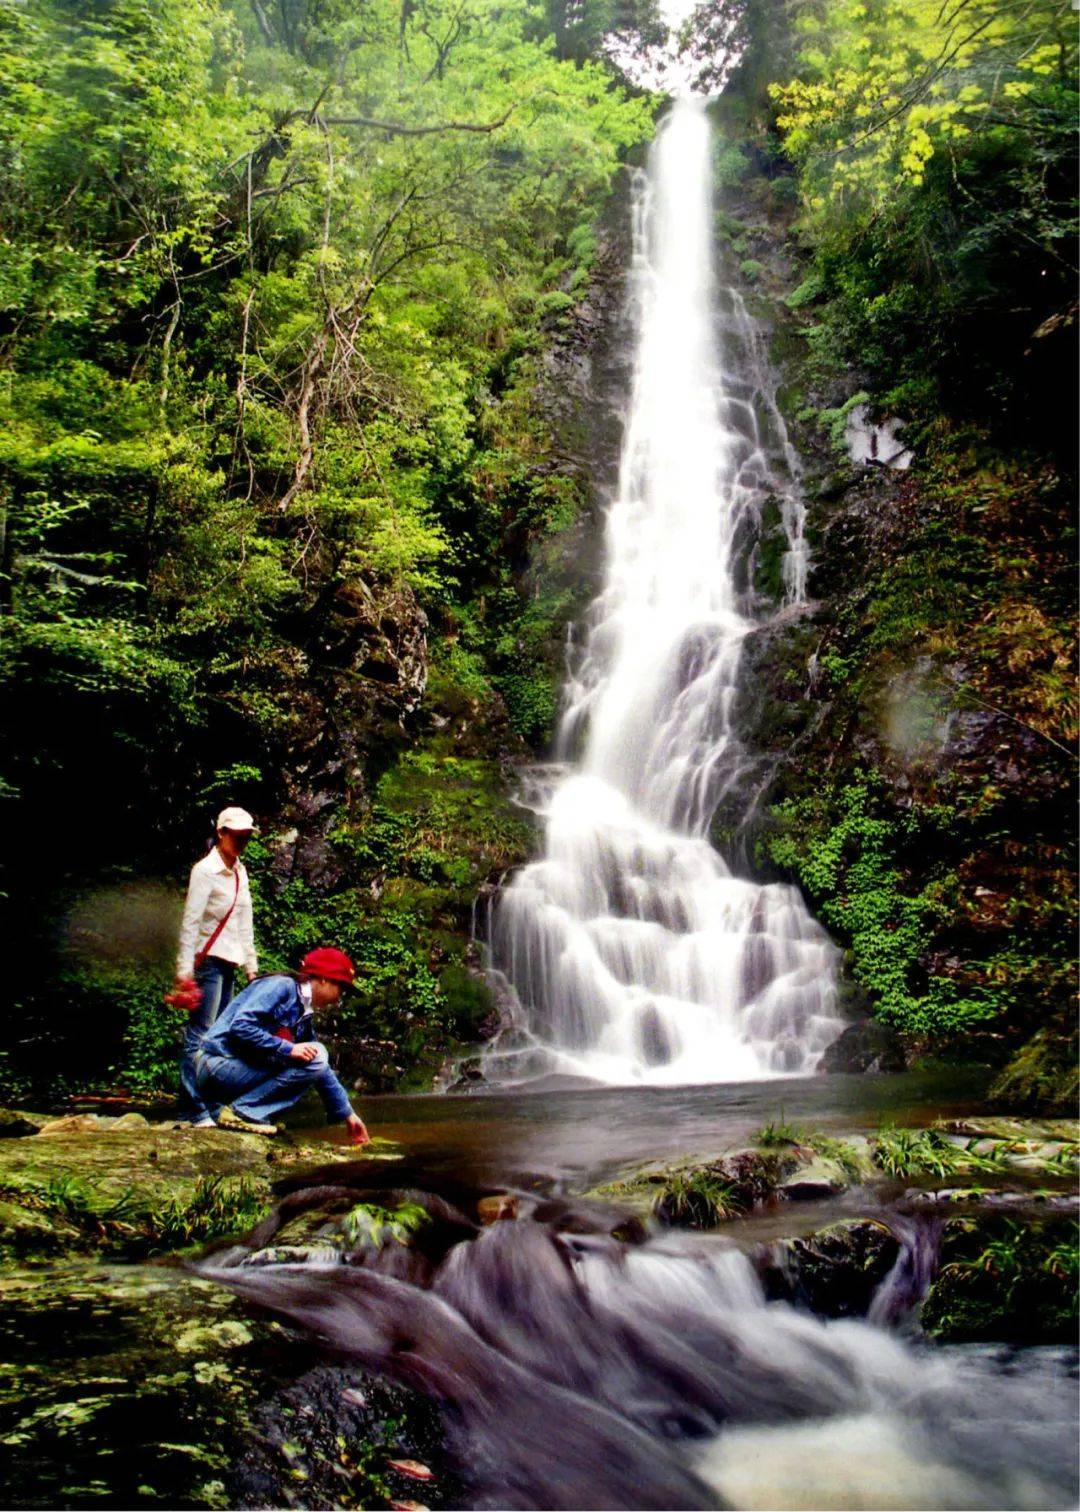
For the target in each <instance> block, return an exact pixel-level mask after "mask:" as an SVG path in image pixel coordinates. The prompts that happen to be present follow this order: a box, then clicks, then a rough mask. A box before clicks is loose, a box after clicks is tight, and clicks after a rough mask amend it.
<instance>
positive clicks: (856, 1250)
mask: <svg viewBox="0 0 1080 1512" xmlns="http://www.w3.org/2000/svg"><path fill="white" fill-rule="evenodd" d="M899 1253H900V1245H899V1243H898V1242H897V1240H896V1239H895V1237H894V1236H893V1235H892V1234H891V1233H890V1232H889V1230H888V1229H887V1228H885V1227H884V1226H883V1225H882V1224H880V1223H875V1222H873V1221H871V1220H869V1219H859V1220H856V1221H853V1222H849V1223H836V1224H833V1225H831V1226H830V1227H829V1228H826V1229H822V1230H820V1231H819V1232H818V1233H816V1234H811V1235H810V1236H809V1237H808V1238H804V1239H788V1240H785V1241H783V1242H782V1243H780V1244H775V1245H771V1246H770V1247H769V1248H768V1249H767V1250H765V1251H763V1252H761V1253H760V1255H759V1258H758V1265H759V1269H760V1271H761V1275H762V1281H763V1283H764V1285H765V1289H766V1293H767V1295H768V1296H769V1297H770V1298H771V1299H777V1298H782V1299H784V1300H785V1301H789V1302H795V1303H798V1304H800V1305H802V1306H804V1307H808V1308H809V1309H810V1310H811V1311H812V1312H815V1313H818V1314H819V1315H820V1316H822V1317H826V1318H861V1317H865V1316H866V1314H867V1313H868V1312H869V1310H870V1305H871V1303H872V1302H873V1299H874V1293H875V1292H876V1291H877V1289H878V1287H879V1286H880V1285H881V1283H882V1282H883V1281H884V1279H885V1277H886V1276H887V1275H888V1274H889V1272H890V1271H891V1270H892V1268H893V1266H894V1265H895V1263H896V1260H897V1257H898V1255H899Z"/></svg>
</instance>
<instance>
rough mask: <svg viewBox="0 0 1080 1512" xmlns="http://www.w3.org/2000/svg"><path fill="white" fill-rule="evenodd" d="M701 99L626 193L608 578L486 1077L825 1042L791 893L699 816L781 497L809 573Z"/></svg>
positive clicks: (497, 958)
mask: <svg viewBox="0 0 1080 1512" xmlns="http://www.w3.org/2000/svg"><path fill="white" fill-rule="evenodd" d="M710 177H711V144H710V131H709V124H708V120H707V117H706V114H705V104H704V101H702V100H700V99H694V98H692V97H688V98H685V99H680V100H677V101H676V102H675V104H674V107H673V109H672V111H671V114H670V115H669V117H668V119H667V120H666V122H665V123H664V125H663V127H662V128H661V131H660V133H659V135H658V137H657V140H656V142H655V144H654V147H653V150H652V158H651V163H650V167H649V171H648V173H647V174H641V175H639V177H638V181H637V183H636V185H635V203H634V221H635V224H634V267H633V274H632V290H633V298H634V304H635V308H634V315H635V326H636V335H637V350H636V363H635V377H634V386H633V394H632V400H631V404H630V409H629V415H628V419H627V426H626V433H625V439H624V446H623V454H622V460H621V467H620V480H619V489H618V496H617V498H616V499H615V501H614V503H613V505H612V507H611V508H610V510H609V513H608V518H607V563H608V565H607V582H606V586H605V588H604V590H603V592H602V593H601V595H600V596H599V598H598V599H597V600H596V602H595V603H594V605H593V606H592V609H591V611H590V616H589V623H588V626H587V629H586V636H585V641H584V646H583V649H582V654H581V656H580V659H579V663H578V665H577V667H576V670H575V672H574V673H573V675H572V677H571V680H570V684H569V687H568V689H567V696H566V701H565V712H564V715H563V719H562V723H561V728H560V733H559V753H558V754H559V755H560V757H561V758H562V764H561V766H560V767H559V768H556V769H555V772H554V775H552V774H551V773H550V771H549V774H548V780H547V782H546V784H544V783H541V784H540V788H541V797H540V799H539V801H538V804H537V807H538V809H539V811H540V812H541V813H542V814H543V817H544V821H545V825H546V843H545V849H544V854H543V857H542V859H541V860H539V861H537V862H535V863H534V864H533V865H530V866H528V867H526V868H525V869H524V870H523V871H522V872H520V873H519V874H518V875H517V876H516V877H515V878H514V879H513V881H512V882H511V883H510V884H509V885H508V886H507V887H506V888H505V889H504V891H503V892H502V894H501V896H500V898H499V900H498V902H497V905H496V908H495V914H494V921H493V926H492V934H491V946H492V962H493V969H494V970H495V971H496V972H497V973H498V974H499V975H500V977H501V978H502V979H504V981H505V983H507V984H508V985H509V988H510V989H511V994H512V998H513V999H514V1000H516V1004H517V1007H518V1008H519V1010H520V1012H519V1013H518V1015H517V1016H518V1023H517V1024H516V1025H515V1027H514V1030H513V1031H512V1033H511V1034H508V1035H504V1036H502V1037H501V1039H500V1041H499V1043H498V1044H497V1046H495V1047H494V1049H493V1052H492V1054H491V1056H490V1060H489V1067H488V1072H489V1076H490V1077H491V1078H492V1079H500V1078H505V1079H515V1078H522V1077H528V1076H535V1075H539V1074H545V1073H551V1072H559V1073H564V1074H570V1075H573V1076H577V1077H587V1078H591V1079H595V1080H601V1081H606V1082H613V1083H630V1082H639V1081H644V1082H668V1083H676V1082H714V1081H715V1082H719V1081H746V1080H754V1079H758V1078H763V1077H768V1076H774V1075H783V1074H795V1073H799V1072H805V1071H808V1070H811V1069H812V1068H813V1066H814V1065H815V1064H816V1062H817V1060H818V1058H819V1056H820V1054H821V1052H822V1051H823V1050H824V1048H825V1047H826V1045H827V1044H828V1043H829V1042H830V1041H831V1040H832V1039H833V1038H834V1037H835V1036H836V1034H837V1033H838V1032H839V1030H840V1027H841V1024H840V1022H839V1020H838V1019H837V1018H836V1016H835V1012H834V998H835V982H834V969H835V956H836V952H835V949H834V947H833V945H832V944H831V942H830V940H829V939H828V937H827V936H826V934H825V933H824V931H823V930H822V929H821V928H820V927H819V926H818V925H817V924H816V923H815V922H814V920H813V919H812V918H811V916H810V914H809V913H808V912H807V910H806V908H805V906H804V905H803V902H802V900H801V898H800V896H799V894H798V892H797V891H796V890H795V889H794V888H791V887H786V886H780V885H769V886H761V885H757V884H755V883H753V882H750V881H747V880H744V879H742V878H739V877H736V876H734V875H732V874H731V872H730V870H729V869H728V867H727V866H725V864H724V862H723V861H722V860H721V858H720V857H719V856H718V855H717V853H716V852H715V851H714V850H713V848H712V846H711V845H710V843H709V840H708V828H709V822H710V819H711V817H712V814H713V812H714V811H715V808H716V805H717V803H718V801H719V799H720V798H721V797H722V795H723V793H724V792H725V790H726V789H727V788H728V787H729V786H730V785H731V784H732V783H733V782H734V781H736V780H737V778H738V776H739V773H740V771H741V770H742V768H743V767H744V765H745V758H744V756H743V754H742V753H741V751H740V747H739V742H738V738H737V735H736V732H735V730H734V729H733V727H732V708H733V704H734V700H735V696H736V691H737V679H738V674H739V665H740V659H741V647H742V641H743V639H744V638H745V636H746V635H747V633H748V632H749V631H750V630H751V629H752V628H753V626H754V620H753V618H752V614H753V598H752V593H751V592H750V591H749V589H748V588H747V587H746V586H745V578H746V572H745V559H746V554H747V547H748V544H749V543H750V541H751V540H752V537H753V532H754V527H755V525H756V523H757V520H758V518H759V515H760V510H761V506H762V503H763V501H764V500H765V499H766V498H767V497H769V496H774V497H777V498H778V499H779V500H780V505H781V517H782V519H783V522H784V525H785V528H786V531H787V536H788V547H789V549H788V552H787V556H786V559H785V562H784V581H785V590H786V594H787V598H788V600H789V602H791V603H798V602H800V601H801V600H802V598H803V596H804V592H805V579H806V569H807V560H806V546H805V541H804V538H803V528H802V527H803V508H802V502H801V496H800V492H799V485H798V463H797V459H796V457H795V455H794V452H793V449H792V448H791V446H790V443H789V441H788V438H787V433H786V431H785V429H784V425H783V421H782V419H781V417H780V415H779V412H778V410H777V408H776V404H775V399H774V397H773V390H772V386H771V384H770V381H769V374H768V370H767V363H766V362H765V360H764V355H763V349H762V343H761V337H760V334H759V333H758V331H757V329H756V327H755V326H754V323H753V321H752V320H751V319H750V317H749V315H748V314H747V311H746V308H745V305H744V304H743V302H742V300H741V298H740V297H739V295H738V293H737V292H736V291H735V290H732V289H724V290H717V289H716V288H715V287H714V280H713V274H712V268H711V233H712V225H711V222H712V206H711V196H710V187H709V186H710Z"/></svg>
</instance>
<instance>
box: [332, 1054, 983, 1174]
mask: <svg viewBox="0 0 1080 1512" xmlns="http://www.w3.org/2000/svg"><path fill="white" fill-rule="evenodd" d="M986 1084H987V1073H986V1072H984V1071H982V1070H978V1069H976V1070H964V1071H957V1070H956V1069H955V1068H948V1069H943V1070H937V1071H932V1072H906V1073H904V1074H902V1075H896V1076H838V1075H833V1076H808V1077H798V1078H794V1077H793V1078H785V1079H783V1080H777V1081H765V1082H733V1083H729V1084H726V1085H724V1084H721V1085H719V1086H691V1087H581V1088H566V1087H548V1088H546V1089H545V1088H544V1087H542V1086H539V1085H536V1084H534V1085H533V1086H532V1088H530V1089H529V1090H526V1089H524V1088H521V1089H515V1090H514V1091H498V1092H495V1091H492V1092H488V1091H484V1092H479V1093H472V1094H468V1095H464V1094H462V1095H459V1096H433V1097H366V1098H365V1097H362V1098H361V1099H360V1103H361V1112H362V1114H363V1117H364V1119H365V1120H366V1122H367V1124H368V1127H369V1128H370V1130H371V1132H372V1133H373V1134H377V1135H381V1136H383V1137H385V1138H388V1139H393V1140H395V1141H397V1142H398V1143H400V1144H401V1146H402V1148H403V1149H404V1150H405V1151H406V1153H407V1154H409V1155H412V1156H414V1157H415V1158H416V1159H417V1160H418V1161H419V1162H420V1163H421V1164H422V1165H423V1166H424V1167H425V1168H426V1169H428V1170H431V1171H439V1172H446V1173H452V1174H454V1175H455V1176H457V1177H459V1178H461V1179H462V1180H465V1181H471V1182H474V1183H476V1184H488V1183H495V1184H500V1183H505V1184H513V1185H520V1184H524V1185H531V1184H533V1183H534V1182H535V1181H536V1180H537V1179H538V1178H539V1179H543V1180H546V1181H549V1182H554V1183H555V1185H556V1186H557V1187H559V1188H564V1189H567V1190H582V1189H583V1188H586V1187H589V1186H591V1185H594V1184H595V1183H596V1182H598V1181H603V1180H606V1179H609V1178H611V1177H612V1176H614V1175H616V1174H617V1173H618V1172H619V1171H620V1170H623V1169H625V1168H626V1167H627V1166H632V1165H634V1164H635V1163H636V1162H641V1161H646V1160H665V1159H671V1158H674V1157H676V1156H680V1155H695V1154H709V1153H715V1152H717V1151H720V1150H723V1149H730V1148H732V1147H733V1146H736V1145H738V1144H741V1143H744V1142H745V1141H747V1140H749V1139H750V1137H751V1136H752V1135H753V1134H754V1133H755V1132H756V1131H757V1130H758V1129H760V1128H761V1127H762V1126H763V1125H764V1124H767V1123H769V1122H787V1123H796V1124H802V1125H805V1126H806V1127H808V1128H812V1129H817V1130H820V1131H822V1132H825V1133H829V1134H840V1133H854V1132H858V1131H866V1130H873V1129H875V1128H877V1127H878V1126H879V1125H880V1124H882V1123H897V1124H921V1123H928V1122H930V1121H932V1120H933V1119H934V1118H939V1117H942V1118H959V1117H963V1116H965V1115H970V1114H972V1113H975V1112H977V1111H980V1110H981V1109H982V1108H983V1107H984V1102H983V1098H984V1094H985V1089H986Z"/></svg>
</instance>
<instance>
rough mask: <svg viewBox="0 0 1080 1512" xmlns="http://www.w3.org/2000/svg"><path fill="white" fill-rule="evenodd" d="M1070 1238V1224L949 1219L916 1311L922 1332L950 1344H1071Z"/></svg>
mask: <svg viewBox="0 0 1080 1512" xmlns="http://www.w3.org/2000/svg"><path fill="white" fill-rule="evenodd" d="M1077 1238H1078V1229H1077V1225H1076V1224H1075V1223H1072V1224H1055V1223H1048V1224H1046V1225H1045V1226H1032V1225H1030V1224H1027V1223H1019V1222H1014V1221H1012V1220H1009V1219H1001V1220H997V1221H994V1222H987V1221H986V1220H954V1221H953V1222H952V1223H950V1224H949V1225H948V1227H947V1229H946V1234H945V1238H944V1241H943V1244H942V1265H941V1269H940V1271H939V1273H938V1276H937V1279H936V1280H935V1281H934V1283H933V1285H932V1287H931V1289H930V1292H929V1295H928V1296H927V1297H926V1300H925V1301H924V1302H923V1304H922V1309H921V1312H920V1320H921V1322H922V1326H923V1327H924V1328H925V1329H926V1331H927V1332H928V1333H930V1334H933V1335H934V1337H935V1338H938V1339H941V1340H947V1341H949V1342H963V1341H967V1340H977V1339H994V1340H1007V1341H1011V1342H1016V1343H1024V1344H1057V1343H1061V1344H1065V1343H1068V1344H1071V1343H1073V1342H1074V1341H1075V1338H1076V1325H1077V1280H1078V1243H1077Z"/></svg>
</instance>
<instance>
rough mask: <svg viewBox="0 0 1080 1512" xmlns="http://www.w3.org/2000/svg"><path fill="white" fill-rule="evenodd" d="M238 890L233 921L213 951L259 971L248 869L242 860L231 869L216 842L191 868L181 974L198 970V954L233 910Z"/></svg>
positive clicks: (178, 970) (182, 928)
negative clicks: (234, 868)
mask: <svg viewBox="0 0 1080 1512" xmlns="http://www.w3.org/2000/svg"><path fill="white" fill-rule="evenodd" d="M237 873H239V876H240V890H239V892H236V874H237ZM234 892H236V907H235V908H234V909H233V911H232V914H231V916H230V918H229V922H228V923H227V924H226V926H225V928H224V929H223V930H222V931H221V933H220V934H219V935H218V937H217V939H216V940H215V941H214V948H213V950H212V951H211V952H210V953H211V955H214V956H218V957H220V959H221V960H223V961H232V962H233V963H234V964H235V965H237V966H244V967H246V969H247V970H248V971H249V972H255V971H258V969H259V962H258V957H257V956H256V954H255V933H254V927H253V924H252V918H251V889H250V887H249V886H248V875H247V871H246V870H245V867H244V864H243V862H242V861H238V862H237V863H236V872H233V871H230V869H229V868H228V867H227V866H226V865H225V862H224V860H223V859H222V855H221V852H220V851H219V850H218V848H217V846H216V845H215V846H214V848H213V850H212V851H210V852H209V854H208V855H206V856H204V857H203V859H202V860H201V861H196V863H195V865H194V866H193V867H192V868H191V880H190V882H189V883H188V892H187V902H186V903H185V904H184V920H183V923H182V924H181V925H180V947H179V950H178V951H177V955H176V974H177V976H180V977H189V976H191V974H192V972H193V970H194V969H195V957H196V955H197V954H198V952H199V951H200V950H201V949H202V947H203V946H204V945H205V944H206V942H207V940H208V939H209V938H210V936H211V935H212V934H213V932H214V930H215V929H216V928H217V927H218V925H219V924H220V923H221V920H222V919H223V918H224V917H225V915H226V914H227V913H228V912H229V905H230V904H231V903H232V900H233V894H234Z"/></svg>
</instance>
